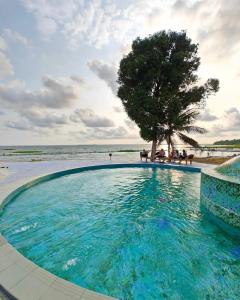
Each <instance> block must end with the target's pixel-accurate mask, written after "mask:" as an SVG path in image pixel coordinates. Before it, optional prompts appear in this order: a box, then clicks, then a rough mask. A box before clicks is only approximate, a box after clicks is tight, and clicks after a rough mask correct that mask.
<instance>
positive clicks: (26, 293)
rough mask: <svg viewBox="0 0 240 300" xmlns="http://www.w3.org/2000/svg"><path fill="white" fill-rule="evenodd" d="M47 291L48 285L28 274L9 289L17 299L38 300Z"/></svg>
mask: <svg viewBox="0 0 240 300" xmlns="http://www.w3.org/2000/svg"><path fill="white" fill-rule="evenodd" d="M48 289H49V286H48V285H46V284H45V283H44V282H42V281H41V280H39V279H38V278H36V277H34V276H32V275H31V274H30V275H29V276H27V277H26V278H24V279H23V280H22V281H20V282H19V283H18V284H16V285H15V286H14V287H13V288H12V289H10V293H11V294H12V295H13V296H15V297H16V298H17V299H22V300H38V299H39V298H40V297H41V296H42V295H43V294H44V293H46V292H47V290H48Z"/></svg>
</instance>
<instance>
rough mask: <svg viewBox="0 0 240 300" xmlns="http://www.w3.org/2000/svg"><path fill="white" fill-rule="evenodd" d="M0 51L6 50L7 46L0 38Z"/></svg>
mask: <svg viewBox="0 0 240 300" xmlns="http://www.w3.org/2000/svg"><path fill="white" fill-rule="evenodd" d="M0 50H2V51H4V50H7V44H6V42H5V40H4V38H3V37H1V36H0Z"/></svg>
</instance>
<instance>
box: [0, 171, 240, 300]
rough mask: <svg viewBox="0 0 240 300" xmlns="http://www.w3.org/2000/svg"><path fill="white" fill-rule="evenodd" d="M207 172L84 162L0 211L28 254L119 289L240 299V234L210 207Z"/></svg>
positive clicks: (83, 280) (78, 279) (65, 274)
mask: <svg viewBox="0 0 240 300" xmlns="http://www.w3.org/2000/svg"><path fill="white" fill-rule="evenodd" d="M199 186H200V174H198V173H192V172H184V171H179V170H172V169H168V170H164V169H158V168H154V169H152V168H122V169H108V170H106V169H105V170H95V171H87V172H82V173H79V174H74V175H68V176H64V177H59V178H56V179H54V180H51V181H47V182H43V183H41V184H38V185H36V186H34V187H32V188H30V189H28V190H26V191H24V192H23V193H22V194H20V195H19V196H18V197H17V198H16V199H15V200H14V201H12V202H10V203H9V204H8V205H7V206H6V207H5V209H4V210H3V212H2V214H1V215H0V226H1V233H2V234H3V235H4V236H5V237H6V238H7V239H8V240H9V242H10V243H12V244H13V245H14V246H15V247H16V248H17V249H18V250H19V251H20V252H21V253H22V254H23V255H25V256H26V257H27V258H29V259H31V260H32V261H34V262H35V263H37V264H38V265H40V266H41V267H43V268H45V269H47V270H49V271H50V272H52V273H54V274H56V275H58V276H60V277H62V278H65V279H67V280H69V281H72V282H74V283H76V284H78V285H80V286H83V287H86V288H89V289H93V290H95V291H98V292H101V293H104V294H107V295H111V296H115V297H117V298H119V299H128V300H130V299H148V300H151V299H238V295H239V292H240V288H239V284H238V282H239V280H240V259H239V257H240V255H239V253H240V251H239V247H240V243H239V241H238V240H236V239H233V238H232V237H231V236H230V235H228V234H227V233H225V232H223V231H221V229H220V228H218V227H217V226H216V225H214V224H213V223H211V221H210V220H209V219H208V218H207V217H206V216H205V214H203V213H202V212H201V210H200V204H199Z"/></svg>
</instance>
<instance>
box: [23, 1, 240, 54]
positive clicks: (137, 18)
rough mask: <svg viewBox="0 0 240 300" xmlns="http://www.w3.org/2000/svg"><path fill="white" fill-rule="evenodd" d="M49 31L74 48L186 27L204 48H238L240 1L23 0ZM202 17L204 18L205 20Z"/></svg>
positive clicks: (217, 50)
mask: <svg viewBox="0 0 240 300" xmlns="http://www.w3.org/2000/svg"><path fill="white" fill-rule="evenodd" d="M22 3H23V4H24V6H25V7H26V9H28V10H29V11H30V12H32V13H33V14H34V16H35V18H36V21H37V24H38V28H39V30H40V32H41V33H43V34H44V35H45V36H46V35H47V36H50V35H51V34H53V33H55V32H56V31H59V32H61V33H63V34H64V36H65V38H66V39H67V41H68V42H69V45H70V46H71V47H72V48H77V47H79V46H80V45H81V43H82V42H84V43H88V44H90V45H94V46H95V47H97V48H99V47H101V46H103V45H106V44H107V43H109V41H110V40H115V41H117V42H118V43H119V44H121V45H123V44H128V43H129V42H130V41H132V39H134V38H136V37H137V36H145V35H147V34H149V33H153V32H155V31H159V30H162V29H166V30H168V29H173V30H182V29H187V30H188V32H189V33H190V36H192V37H194V38H195V39H196V41H200V46H201V48H204V51H205V53H207V52H208V51H209V50H211V51H213V52H214V54H215V56H216V55H217V54H221V55H222V54H223V53H227V52H229V51H232V50H236V49H238V46H239V43H240V42H239V38H238V33H239V31H240V22H239V15H240V6H239V1H238V0H232V1H229V2H228V3H227V4H226V1H225V0H214V1H213V0H205V1H192V0H186V1H183V0H177V1H175V2H174V1H168V2H167V1H159V0H152V1H142V0H139V1H135V2H134V3H131V2H130V3H129V2H123V3H121V7H120V5H119V6H118V5H117V3H118V2H117V1H113V0H108V1H107V2H106V1H103V0H91V1H87V0H80V1H77V0H68V1H65V0H22ZM202 20H204V22H203V21H202Z"/></svg>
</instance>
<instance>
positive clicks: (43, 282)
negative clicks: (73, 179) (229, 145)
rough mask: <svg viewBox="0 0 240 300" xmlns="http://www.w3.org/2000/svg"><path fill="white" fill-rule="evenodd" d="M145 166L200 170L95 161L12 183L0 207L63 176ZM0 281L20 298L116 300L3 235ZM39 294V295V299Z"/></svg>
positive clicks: (4, 192) (0, 251) (160, 166)
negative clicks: (49, 266)
mask: <svg viewBox="0 0 240 300" xmlns="http://www.w3.org/2000/svg"><path fill="white" fill-rule="evenodd" d="M126 167H144V168H149V167H150V168H161V169H175V170H181V171H190V172H200V171H201V168H198V167H193V166H181V165H174V164H168V165H166V164H156V163H118V164H96V165H87V166H81V167H78V168H71V169H67V170H62V171H57V172H53V173H47V174H45V175H41V176H37V177H35V178H31V179H30V180H29V179H26V180H25V182H21V184H19V183H17V182H16V183H15V184H11V185H10V186H8V187H6V189H5V190H4V191H3V193H1V195H0V209H3V207H4V206H5V205H6V204H7V203H8V202H10V201H11V200H12V199H14V198H15V197H16V196H17V195H19V194H20V193H21V192H23V191H24V190H26V189H28V188H30V187H32V186H34V185H37V184H39V183H41V182H44V181H48V180H51V179H54V178H58V177H60V176H65V175H70V174H76V173H80V172H83V171H90V170H98V169H108V168H109V169H111V168H126ZM0 284H1V285H2V286H3V287H4V289H6V290H7V291H8V292H9V293H10V294H11V295H13V296H14V297H16V298H17V299H19V300H33V299H42V300H48V299H49V300H50V299H51V300H52V299H59V300H60V299H66V300H70V299H79V300H107V299H109V300H110V299H116V298H113V297H110V296H106V295H103V294H99V293H97V292H94V291H91V290H88V289H85V288H82V287H80V286H78V285H75V284H73V283H71V282H69V281H66V280H64V279H61V278H60V277H57V276H55V275H53V274H52V273H50V272H48V271H46V270H45V269H43V268H41V267H39V266H37V265H36V264H34V263H33V262H32V261H30V260H28V259H27V258H25V257H24V256H23V255H22V254H20V253H19V252H18V251H17V250H16V249H15V248H14V247H13V246H12V245H11V244H10V243H8V242H7V240H6V239H5V238H4V237H3V236H2V235H1V234H0ZM36 295H38V296H37V298H36Z"/></svg>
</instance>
